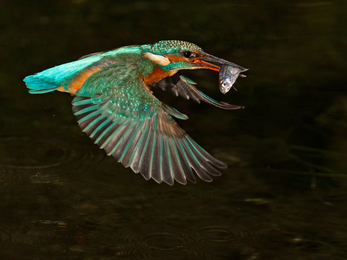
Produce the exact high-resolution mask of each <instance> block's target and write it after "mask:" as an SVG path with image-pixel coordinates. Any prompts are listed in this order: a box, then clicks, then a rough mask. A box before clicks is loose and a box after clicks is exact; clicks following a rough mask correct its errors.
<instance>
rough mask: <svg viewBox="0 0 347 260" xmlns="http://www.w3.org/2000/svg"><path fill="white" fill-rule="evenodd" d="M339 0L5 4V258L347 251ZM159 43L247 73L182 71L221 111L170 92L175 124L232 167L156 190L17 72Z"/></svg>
mask: <svg viewBox="0 0 347 260" xmlns="http://www.w3.org/2000/svg"><path fill="white" fill-rule="evenodd" d="M346 10H347V6H346V4H345V2H344V1H325V2H324V1H323V2H319V1H272V0H266V1H220V2H215V3H211V2H210V1H208V2H207V1H199V2H198V1H196V2H188V1H182V2H178V1H172V2H167V1H157V2H155V1H153V2H144V1H141V2H140V1H138V2H132V1H124V2H119V1H91V0H90V1H84V0H71V1H54V2H53V1H1V2H0V25H1V33H0V39H1V40H0V57H1V65H0V104H1V106H0V108H1V109H0V126H1V127H0V212H1V213H0V258H1V259H88V260H91V259H175V260H176V259H346V257H347V249H346V248H347V242H346V241H347V225H346V224H347V221H346V217H347V203H346V201H347V190H346V188H347V178H346V177H347V172H346V168H347V88H346V84H347V77H346V72H347V52H346V49H347V30H346V27H347V16H346ZM164 39H181V40H187V41H191V42H194V43H196V44H198V45H199V46H201V47H203V49H204V50H205V51H207V52H209V53H211V54H214V55H216V56H219V57H222V58H225V59H228V60H231V61H233V62H235V63H238V64H240V65H242V66H244V67H247V68H250V70H249V72H247V78H245V79H238V81H237V84H236V87H237V89H238V92H235V91H232V90H231V91H230V92H229V93H228V94H227V95H223V94H221V93H220V92H219V90H218V82H217V80H218V75H217V73H215V72H210V71H192V72H189V73H185V75H189V77H190V78H192V79H193V80H194V81H196V82H197V83H198V87H199V88H200V89H201V90H203V91H204V92H205V93H207V94H209V95H210V96H212V97H213V98H215V99H217V100H223V101H226V102H229V103H232V104H238V105H245V106H246V108H245V109H244V110H240V111H221V110H220V109H217V108H215V107H212V106H210V105H206V104H201V105H198V104H195V103H194V102H192V101H186V100H184V99H181V98H176V97H174V96H173V95H171V94H170V93H164V92H161V91H159V92H157V93H156V94H157V96H158V97H160V99H161V100H163V101H164V102H166V103H168V104H171V105H174V106H175V107H176V108H177V109H178V110H180V111H181V112H183V113H186V114H187V115H188V116H189V117H190V120H188V121H187V122H179V123H180V125H181V126H182V127H183V128H184V129H185V130H186V131H187V132H188V133H189V134H190V135H191V136H192V137H193V138H194V139H195V140H196V141H197V142H198V143H199V144H200V145H202V146H203V147H204V148H206V149H207V150H208V151H210V152H211V153H212V154H213V155H214V156H216V157H217V158H219V159H221V160H223V161H225V162H226V163H227V164H228V166H229V167H228V169H227V170H223V175H222V176H221V177H218V178H215V179H214V181H213V182H212V183H204V182H202V181H198V183H197V184H192V183H189V184H188V185H186V186H182V185H179V184H175V185H174V186H173V187H170V186H168V185H166V184H161V185H158V184H156V183H155V182H154V181H148V182H147V181H145V180H144V179H143V178H142V177H141V176H140V175H136V174H134V173H133V172H132V171H131V170H129V169H124V168H123V166H122V165H120V164H118V163H117V162H116V161H115V160H114V159H113V158H109V157H106V156H105V154H104V152H103V151H101V150H99V149H98V147H97V146H95V145H93V144H92V142H91V140H89V138H88V137H87V136H86V135H85V134H84V133H82V132H81V131H80V129H79V127H78V125H77V123H76V120H75V118H74V116H73V114H72V112H71V104H70V103H71V100H72V97H71V96H69V95H67V94H62V93H49V94H45V95H29V94H28V93H27V90H26V87H25V85H24V83H23V82H22V79H23V78H24V77H25V76H26V75H30V74H33V73H35V72H39V71H41V70H43V69H46V68H49V67H52V66H55V65H59V64H62V63H65V62H68V61H73V60H75V59H77V58H79V57H80V56H83V55H85V54H88V53H92V52H97V51H102V50H110V49H114V48H117V47H120V46H124V45H131V44H144V43H153V42H156V41H158V40H164Z"/></svg>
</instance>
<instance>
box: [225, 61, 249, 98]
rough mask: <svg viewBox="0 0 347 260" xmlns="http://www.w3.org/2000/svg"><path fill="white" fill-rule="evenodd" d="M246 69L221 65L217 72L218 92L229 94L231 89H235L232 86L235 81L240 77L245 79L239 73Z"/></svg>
mask: <svg viewBox="0 0 347 260" xmlns="http://www.w3.org/2000/svg"><path fill="white" fill-rule="evenodd" d="M247 70H248V69H245V68H243V67H240V66H232V65H228V64H223V65H222V66H221V68H220V70H219V90H220V92H222V93H223V94H226V93H228V92H229V90H230V89H231V88H233V89H235V90H236V91H237V89H236V88H235V87H234V86H233V85H234V83H235V82H236V79H237V78H238V77H239V76H240V77H243V78H244V77H246V76H245V75H243V74H240V73H241V72H245V71H247Z"/></svg>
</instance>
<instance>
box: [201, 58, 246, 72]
mask: <svg viewBox="0 0 347 260" xmlns="http://www.w3.org/2000/svg"><path fill="white" fill-rule="evenodd" d="M202 60H204V61H210V62H214V63H218V64H222V65H224V64H225V65H229V66H232V67H236V68H239V69H240V70H241V71H240V72H245V71H247V70H248V69H246V68H244V67H241V66H240V65H237V64H235V63H232V62H230V61H227V60H223V59H221V58H218V57H215V56H213V55H210V54H206V56H204V57H202Z"/></svg>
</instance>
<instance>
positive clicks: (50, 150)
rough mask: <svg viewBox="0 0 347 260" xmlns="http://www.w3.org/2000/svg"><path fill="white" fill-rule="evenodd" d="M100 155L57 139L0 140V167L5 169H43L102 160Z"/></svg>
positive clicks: (17, 138)
mask: <svg viewBox="0 0 347 260" xmlns="http://www.w3.org/2000/svg"><path fill="white" fill-rule="evenodd" d="M100 154H102V153H98V154H96V153H95V152H94V150H93V151H91V150H89V149H85V147H83V146H79V145H77V144H69V143H67V142H64V141H62V140H57V139H48V138H33V137H5V138H0V167H5V168H15V169H44V168H50V167H57V166H61V165H68V164H71V163H72V164H75V163H80V162H81V161H85V160H89V159H91V158H93V160H94V159H97V160H98V159H99V160H102V159H103V158H104V156H102V155H101V156H100Z"/></svg>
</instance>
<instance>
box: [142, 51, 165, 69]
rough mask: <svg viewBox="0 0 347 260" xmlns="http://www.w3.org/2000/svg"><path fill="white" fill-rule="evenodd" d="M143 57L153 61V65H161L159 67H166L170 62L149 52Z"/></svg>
mask: <svg viewBox="0 0 347 260" xmlns="http://www.w3.org/2000/svg"><path fill="white" fill-rule="evenodd" d="M143 57H145V58H147V59H149V60H151V61H153V62H154V63H156V64H158V65H161V66H166V65H168V64H170V63H171V62H170V61H169V59H168V58H166V57H164V56H161V55H157V54H153V53H150V52H145V53H144V54H143Z"/></svg>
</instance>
